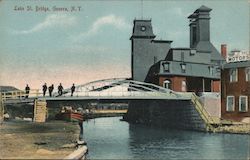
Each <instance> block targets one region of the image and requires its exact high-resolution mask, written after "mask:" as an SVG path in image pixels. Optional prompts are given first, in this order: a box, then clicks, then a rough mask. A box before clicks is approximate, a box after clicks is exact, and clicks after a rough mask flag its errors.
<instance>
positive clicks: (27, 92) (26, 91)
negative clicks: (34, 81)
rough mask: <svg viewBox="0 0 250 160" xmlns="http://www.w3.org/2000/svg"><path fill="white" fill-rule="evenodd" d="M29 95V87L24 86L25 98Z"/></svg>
mask: <svg viewBox="0 0 250 160" xmlns="http://www.w3.org/2000/svg"><path fill="white" fill-rule="evenodd" d="M29 93H30V87H29V85H28V84H27V85H26V87H25V94H26V96H25V97H26V98H28V97H29Z"/></svg>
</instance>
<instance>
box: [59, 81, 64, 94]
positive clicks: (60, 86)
mask: <svg viewBox="0 0 250 160" xmlns="http://www.w3.org/2000/svg"><path fill="white" fill-rule="evenodd" d="M58 94H59V96H61V95H62V94H63V86H62V83H60V85H59V86H58Z"/></svg>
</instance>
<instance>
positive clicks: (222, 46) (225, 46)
mask: <svg viewBox="0 0 250 160" xmlns="http://www.w3.org/2000/svg"><path fill="white" fill-rule="evenodd" d="M221 55H222V57H224V58H225V59H227V45H226V44H222V45H221Z"/></svg>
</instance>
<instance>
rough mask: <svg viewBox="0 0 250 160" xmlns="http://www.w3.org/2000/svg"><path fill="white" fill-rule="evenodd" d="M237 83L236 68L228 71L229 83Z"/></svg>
mask: <svg viewBox="0 0 250 160" xmlns="http://www.w3.org/2000/svg"><path fill="white" fill-rule="evenodd" d="M237 81H238V70H237V68H233V69H230V82H237Z"/></svg>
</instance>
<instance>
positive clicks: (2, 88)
mask: <svg viewBox="0 0 250 160" xmlns="http://www.w3.org/2000/svg"><path fill="white" fill-rule="evenodd" d="M18 90H19V89H17V88H15V87H13V86H0V91H1V92H9V91H18Z"/></svg>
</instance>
